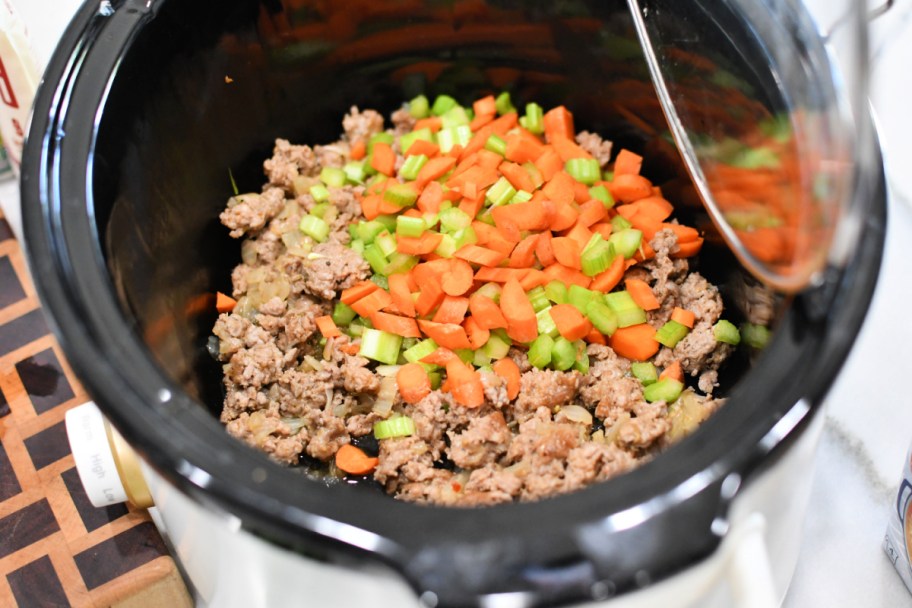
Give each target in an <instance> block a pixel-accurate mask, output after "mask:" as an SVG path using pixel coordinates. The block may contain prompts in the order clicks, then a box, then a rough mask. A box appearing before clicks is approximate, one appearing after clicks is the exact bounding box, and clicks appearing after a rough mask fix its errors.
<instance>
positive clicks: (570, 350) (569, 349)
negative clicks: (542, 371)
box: [551, 336, 576, 371]
mask: <svg viewBox="0 0 912 608" xmlns="http://www.w3.org/2000/svg"><path fill="white" fill-rule="evenodd" d="M574 363H576V348H575V347H574V346H573V342H571V341H570V340H568V339H567V338H565V337H563V336H558V337H557V338H556V339H555V340H554V346H552V347H551V367H553V368H554V369H556V370H560V371H565V370H568V369H570V368H571V367H573V364H574Z"/></svg>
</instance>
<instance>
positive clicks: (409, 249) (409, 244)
mask: <svg viewBox="0 0 912 608" xmlns="http://www.w3.org/2000/svg"><path fill="white" fill-rule="evenodd" d="M403 215H404V214H403ZM442 240H443V235H442V234H440V233H439V232H431V231H429V230H427V231H425V232H424V233H423V234H422V235H421V236H419V237H417V238H415V237H409V236H398V237H396V251H398V252H399V253H407V254H409V255H425V254H428V253H431V252H432V251H434V250H435V249H437V246H438V245H440V241H442Z"/></svg>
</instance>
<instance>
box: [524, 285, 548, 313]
mask: <svg viewBox="0 0 912 608" xmlns="http://www.w3.org/2000/svg"><path fill="white" fill-rule="evenodd" d="M526 295H527V296H528V297H529V302H531V303H532V308H533V309H534V310H535V312H541V311H542V310H544V309H545V308H551V302H550V301H549V300H548V295H547V294H546V293H545V288H544V287H541V286H538V287H533V288H532V289H530V290H529V291H527V292H526Z"/></svg>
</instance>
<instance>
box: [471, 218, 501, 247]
mask: <svg viewBox="0 0 912 608" xmlns="http://www.w3.org/2000/svg"><path fill="white" fill-rule="evenodd" d="M472 230H474V231H475V236H476V237H478V242H477V243H476V245H486V244H487V243H488V241H490V240H491V238H492V237H493V236H494V233H496V232H497V228H496V227H495V226H492V225H491V224H485V223H484V222H482V221H479V220H472Z"/></svg>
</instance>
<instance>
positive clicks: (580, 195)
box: [573, 181, 604, 206]
mask: <svg viewBox="0 0 912 608" xmlns="http://www.w3.org/2000/svg"><path fill="white" fill-rule="evenodd" d="M573 200H575V201H576V202H577V203H579V204H580V205H582V204H583V203H585V202H588V201H590V200H592V195H591V194H589V187H588V186H587V185H586V184H581V183H580V182H577V181H575V182H573ZM602 206H604V205H602Z"/></svg>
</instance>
